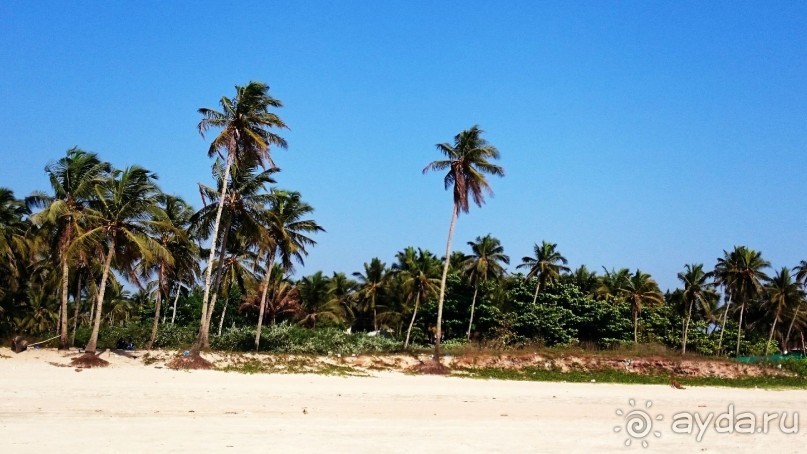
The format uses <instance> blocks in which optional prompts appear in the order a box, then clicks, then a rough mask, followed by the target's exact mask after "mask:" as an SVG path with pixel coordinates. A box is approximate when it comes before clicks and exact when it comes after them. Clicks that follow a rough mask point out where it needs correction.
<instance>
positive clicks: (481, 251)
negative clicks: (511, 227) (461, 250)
mask: <svg viewBox="0 0 807 454" xmlns="http://www.w3.org/2000/svg"><path fill="white" fill-rule="evenodd" d="M468 245H469V246H471V255H469V256H467V258H466V259H465V262H464V263H463V271H464V272H465V275H466V276H467V277H468V280H469V281H470V282H471V283H473V285H474V297H473V299H472V300H471V318H470V320H469V321H468V332H466V333H465V337H466V338H467V339H470V338H471V328H472V327H473V323H474V308H475V306H476V296H477V293H478V292H479V283H480V282H487V281H488V280H489V279H499V278H501V277H502V276H503V275H504V273H505V270H504V265H507V264H509V263H510V257H508V256H507V255H505V254H504V247H502V244H501V242H500V241H499V240H498V239H496V238H493V237H492V236H491V235H490V234H488V235H485V236H483V237H476V241H469V242H468Z"/></svg>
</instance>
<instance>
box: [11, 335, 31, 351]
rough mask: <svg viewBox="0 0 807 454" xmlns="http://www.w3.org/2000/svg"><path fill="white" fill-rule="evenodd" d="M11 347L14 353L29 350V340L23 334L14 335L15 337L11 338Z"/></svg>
mask: <svg viewBox="0 0 807 454" xmlns="http://www.w3.org/2000/svg"><path fill="white" fill-rule="evenodd" d="M11 349H12V350H14V353H20V352H24V351H25V350H28V341H27V340H25V338H23V337H22V336H14V339H11Z"/></svg>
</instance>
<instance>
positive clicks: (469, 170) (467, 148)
mask: <svg viewBox="0 0 807 454" xmlns="http://www.w3.org/2000/svg"><path fill="white" fill-rule="evenodd" d="M437 149H438V150H439V151H440V152H441V153H443V154H444V155H445V156H446V157H447V158H448V159H444V160H438V161H433V162H431V163H429V165H427V166H426V167H425V168H424V169H423V173H426V172H429V171H433V170H436V171H442V170H447V171H448V172H447V173H446V175H445V177H444V178H443V184H444V186H445V188H446V189H448V188H452V189H453V193H454V203H453V209H452V212H451V223H450V224H449V227H448V240H447V241H446V254H445V259H444V260H445V263H444V265H443V275H442V278H441V279H440V294H439V297H438V300H437V328H436V331H435V342H434V359H435V361H437V360H439V358H440V338H441V336H442V322H443V303H444V301H445V293H446V278H447V277H448V267H449V265H450V258H451V240H452V238H453V236H454V227H455V225H456V223H457V217H458V216H459V214H460V212H463V213H468V210H469V207H470V201H471V200H473V202H474V203H476V205H477V206H479V207H481V206H482V204H483V203H485V197H484V196H485V194H484V193H485V192H487V193H488V194H490V195H492V194H493V190H492V189H491V187H490V185H489V184H488V180H487V178H486V177H485V174H490V175H496V176H504V168H502V167H500V166H498V165H496V164H492V163H491V162H490V160H491V159H499V150H497V149H496V147H494V146H493V145H491V144H489V143H488V141H487V140H485V139H483V138H482V130H481V129H479V126H476V125H474V126H472V127H471V129H468V130H465V131H462V132H461V133H459V134H457V135H456V136H455V137H454V145H451V144H449V143H441V144H437Z"/></svg>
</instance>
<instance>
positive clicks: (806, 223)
mask: <svg viewBox="0 0 807 454" xmlns="http://www.w3.org/2000/svg"><path fill="white" fill-rule="evenodd" d="M805 24H807V4H805V3H803V2H796V1H791V2H782V1H772V2H740V1H731V2H718V1H714V2H701V1H698V2H685V1H680V2H679V1H677V2H667V1H664V2H661V1H657V2H653V1H651V2H648V1H619V2H594V1H587V2H532V1H502V2H493V1H491V2H481V1H440V2H420V1H390V2H383V1H378V2H370V1H300V2H266V1H257V2H233V3H232V4H226V3H222V2H189V1H176V2H156V1H146V2H136V3H132V2H101V1H98V2H61V1H43V2H22V1H15V0H9V1H4V2H0V68H2V71H0V93H2V97H3V104H4V109H2V110H0V124H2V125H3V132H2V133H0V137H2V150H3V151H2V152H3V157H4V158H5V159H4V165H3V166H2V168H0V185H1V186H8V187H10V188H12V189H13V190H14V191H15V192H16V194H17V195H18V196H23V195H27V194H28V193H30V192H31V191H33V190H35V189H45V188H47V187H48V186H47V184H48V183H47V180H46V178H45V176H44V172H43V167H44V166H45V164H46V163H47V162H48V161H51V160H55V159H58V158H59V157H61V156H62V155H63V154H64V151H65V150H67V149H68V148H70V147H72V146H75V145H78V146H79V147H81V148H83V149H86V150H90V151H95V152H97V153H99V154H100V155H101V156H102V157H103V158H105V159H107V160H109V161H111V162H112V163H113V164H115V165H116V166H120V167H122V166H126V165H130V164H140V165H143V166H146V167H148V168H149V169H152V170H154V171H156V172H157V173H158V174H159V175H160V181H161V185H162V187H163V189H164V190H165V191H167V192H172V193H176V194H179V195H181V196H184V197H185V198H186V199H187V200H189V201H190V202H191V203H193V204H195V205H196V206H198V205H199V203H200V202H199V197H198V192H197V190H196V188H197V186H196V185H197V183H199V182H203V183H209V182H210V181H211V177H210V165H211V161H210V160H209V159H208V158H207V157H206V151H207V141H205V140H203V139H202V138H201V137H200V136H199V134H198V132H197V130H196V125H197V123H198V121H199V115H198V114H197V112H196V109H197V108H199V107H203V106H204V107H217V102H218V99H219V98H220V97H221V96H223V95H228V96H229V95H231V94H232V93H233V86H234V85H236V84H240V85H243V84H245V83H247V82H248V81H250V80H259V81H263V82H266V83H268V84H269V85H270V86H271V93H272V94H273V95H274V96H275V97H277V98H279V99H280V100H282V101H283V102H284V104H285V107H284V108H282V109H281V110H280V111H279V114H280V115H281V116H282V118H284V119H285V121H286V122H287V123H288V124H289V126H290V127H291V130H290V131H286V132H283V135H284V137H286V138H287V140H288V142H289V149H288V150H277V151H275V153H274V158H275V161H276V162H277V163H278V165H279V166H280V167H281V168H282V169H283V171H282V172H281V173H280V174H279V175H278V176H277V179H278V183H279V186H280V187H283V188H288V189H294V190H298V191H300V192H301V193H302V194H303V198H304V199H305V200H307V201H308V202H309V203H311V204H312V205H313V206H314V207H315V209H316V212H315V218H316V219H317V220H318V221H319V222H320V223H321V224H322V225H323V226H324V227H325V228H326V229H327V233H325V234H322V235H319V236H318V237H317V240H318V242H319V245H318V246H317V247H315V248H313V249H312V250H311V253H310V256H309V257H308V259H307V261H306V266H305V268H303V269H301V270H300V271H299V273H305V274H307V273H312V272H314V271H316V270H319V269H321V270H324V271H325V272H327V273H330V272H332V271H334V270H337V271H345V272H348V273H350V272H352V271H357V270H360V269H361V266H362V263H363V262H365V261H369V260H370V258H372V257H374V256H378V257H380V258H381V259H382V260H384V261H386V262H387V263H390V262H391V261H392V260H393V257H394V254H395V252H396V251H399V250H401V249H403V248H404V247H406V246H408V245H414V246H418V247H423V248H428V249H430V250H432V251H434V252H436V253H438V254H442V251H443V250H444V248H445V238H446V233H447V229H448V222H449V217H450V214H451V195H450V193H449V192H444V191H443V188H442V181H441V176H438V175H425V176H424V175H422V174H421V169H422V168H423V167H424V166H425V165H426V164H427V163H428V162H429V161H432V160H434V159H438V158H439V157H440V156H439V154H438V152H437V151H436V150H435V144H436V143H438V142H447V141H451V140H452V138H453V136H454V135H455V134H456V133H458V132H459V131H461V130H463V129H467V128H468V127H470V126H471V125H474V124H479V125H480V126H481V127H482V129H484V130H485V131H486V133H485V137H486V138H487V139H488V140H489V141H490V142H491V143H493V144H494V145H496V146H497V147H498V148H499V150H500V151H501V153H502V159H501V162H500V164H501V165H503V166H504V167H505V169H506V172H507V175H506V176H505V177H504V178H502V179H498V178H496V179H493V180H492V181H491V184H492V186H493V188H494V190H495V192H496V194H495V197H494V198H491V199H489V200H488V203H487V205H485V206H484V207H483V208H482V209H472V211H471V213H470V214H469V215H464V216H461V217H460V219H459V222H458V227H457V233H456V236H455V248H460V249H462V250H465V251H467V250H468V249H467V247H466V246H465V242H466V241H469V240H472V239H474V238H475V237H476V236H479V235H484V234H487V233H492V234H493V235H494V236H496V237H498V238H500V239H501V241H502V243H503V245H504V247H505V250H506V252H507V253H509V254H510V255H511V257H512V258H513V260H514V262H515V263H518V262H519V261H520V258H521V257H522V256H524V255H529V254H531V252H532V245H533V243H536V242H537V243H540V242H541V240H548V241H551V242H555V243H558V248H559V250H560V251H561V252H562V253H563V254H564V255H565V256H566V257H567V258H568V259H569V261H570V265H571V266H573V267H576V266H579V265H580V264H586V265H588V266H589V267H590V268H594V269H598V270H601V268H600V267H601V266H606V267H607V268H609V269H610V268H619V267H623V266H624V267H630V268H631V269H635V268H637V267H638V268H641V269H642V270H643V271H646V272H649V273H651V274H652V275H653V276H654V277H655V278H656V279H657V280H658V281H659V283H660V284H661V285H662V287H663V288H670V287H674V286H675V285H676V284H677V281H676V278H675V275H676V273H677V272H678V271H680V270H681V269H682V268H683V266H684V264H686V263H696V262H703V263H705V264H706V265H707V267H711V266H713V265H714V263H715V260H716V258H717V257H718V256H721V255H722V251H723V250H724V249H731V248H732V247H733V246H734V245H739V244H744V245H747V246H749V247H752V248H755V249H759V250H761V251H762V252H763V254H764V256H765V257H766V258H767V259H768V260H770V261H771V262H772V263H773V265H774V266H775V267H781V266H793V265H795V264H796V263H798V261H799V260H804V259H807V247H806V246H807V240H806V239H805V234H804V233H805V227H807V214H805V210H804V207H805V200H807V185H805V184H804V174H805V170H807V27H805Z"/></svg>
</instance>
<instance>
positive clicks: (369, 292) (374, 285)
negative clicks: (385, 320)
mask: <svg viewBox="0 0 807 454" xmlns="http://www.w3.org/2000/svg"><path fill="white" fill-rule="evenodd" d="M386 275H387V264H386V263H383V262H382V261H381V260H379V259H378V258H377V257H373V259H372V260H370V263H369V264H368V263H365V264H364V273H363V274H362V273H360V272H358V271H356V272H355V273H353V277H355V278H356V279H357V280H358V281H359V287H358V288H359V297H360V298H361V299H362V301H364V303H365V304H364V306H365V307H366V308H368V309H369V310H371V311H372V312H373V331H378V308H376V299H377V297H378V294H379V292H380V291H381V287H382V285H383V284H384V279H385V278H386Z"/></svg>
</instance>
